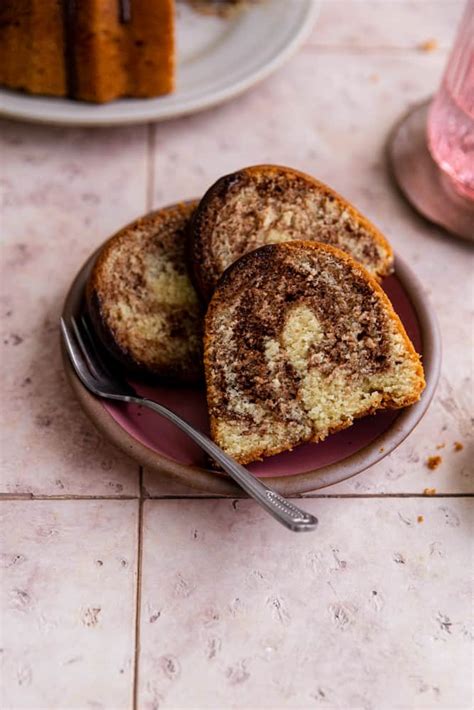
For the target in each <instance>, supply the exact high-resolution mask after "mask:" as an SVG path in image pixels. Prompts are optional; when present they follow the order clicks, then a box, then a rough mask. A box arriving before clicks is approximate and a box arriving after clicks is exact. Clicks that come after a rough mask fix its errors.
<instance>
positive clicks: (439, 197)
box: [387, 0, 474, 241]
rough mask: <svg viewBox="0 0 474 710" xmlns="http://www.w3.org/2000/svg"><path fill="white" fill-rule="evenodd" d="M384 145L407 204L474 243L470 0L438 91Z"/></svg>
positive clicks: (473, 20)
mask: <svg viewBox="0 0 474 710" xmlns="http://www.w3.org/2000/svg"><path fill="white" fill-rule="evenodd" d="M387 148H388V159H389V163H390V168H391V170H392V174H393V177H394V178H395V181H396V183H397V185H398V187H399V188H400V190H401V191H402V193H403V194H404V195H405V197H406V199H407V200H408V201H409V202H410V203H411V204H412V205H413V207H414V208H415V209H416V210H418V212H420V213H421V214H422V215H423V216H424V217H426V218H427V219H429V220H430V221H431V222H434V223H435V224H438V225H440V226H442V227H444V228H445V229H446V230H447V231H448V232H450V233H451V234H455V235H456V236H458V237H463V238H464V239H469V240H471V241H474V0H467V4H466V6H465V10H464V15H463V17H462V20H461V23H460V25H459V30H458V34H457V37H456V42H455V45H454V47H453V50H452V52H451V55H450V57H449V60H448V64H447V67H446V71H445V73H444V76H443V80H442V82H441V86H440V88H439V90H438V93H437V94H436V96H435V97H434V98H433V99H428V100H425V101H423V102H422V103H420V104H418V105H416V106H414V107H413V108H411V109H410V110H409V111H408V112H407V113H406V114H405V115H404V116H402V118H401V119H400V120H399V121H398V122H397V124H396V125H395V127H394V129H393V131H392V132H391V134H390V136H389V139H388V146H387Z"/></svg>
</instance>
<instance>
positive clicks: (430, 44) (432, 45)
mask: <svg viewBox="0 0 474 710" xmlns="http://www.w3.org/2000/svg"><path fill="white" fill-rule="evenodd" d="M438 47H439V42H438V40H437V39H435V38H434V37H431V38H430V39H425V41H424V42H420V44H419V45H418V49H421V51H422V52H434V51H436V50H437V49H438Z"/></svg>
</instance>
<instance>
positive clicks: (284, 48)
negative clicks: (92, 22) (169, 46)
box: [0, 0, 320, 126]
mask: <svg viewBox="0 0 474 710" xmlns="http://www.w3.org/2000/svg"><path fill="white" fill-rule="evenodd" d="M319 6H320V0H264V1H263V2H261V3H257V4H255V5H250V6H248V7H247V8H245V9H244V10H242V11H241V12H239V13H236V14H235V15H234V16H231V17H229V18H227V19H223V18H218V17H213V16H209V15H201V14H199V13H197V12H195V11H194V10H192V9H191V8H190V7H187V6H186V5H182V4H178V6H177V45H178V52H177V59H178V71H177V88H176V91H175V92H174V93H173V94H170V95H169V96H164V97H160V98H156V99H120V100H117V101H112V102H110V103H108V104H102V105H95V104H89V103H85V102H84V103H83V102H79V101H73V100H71V99H66V98H51V97H44V96H31V95H28V94H23V93H21V92H17V91H9V90H6V89H1V88H0V114H1V115H3V116H9V117H11V118H19V119H24V120H28V121H36V122H40V123H57V124H71V125H83V126H100V125H113V124H125V123H143V122H146V121H160V120H165V119H167V118H174V117H176V116H184V115H186V114H190V113H194V112H195V111H200V110H202V109H205V108H209V107H211V106H215V105H216V104H218V103H221V102H222V101H226V100H227V99H230V98H232V97H233V96H236V95H237V94H240V93H242V92H243V91H245V90H246V89H248V88H250V87H251V86H253V85H254V84H256V83H257V82H258V81H261V80H262V79H264V78H265V77H267V76H268V75H269V74H271V73H272V72H273V71H274V70H275V69H277V68H278V67H279V66H281V65H282V64H283V62H284V61H285V60H286V59H288V58H289V57H290V56H291V55H292V53H293V52H294V51H295V50H296V48H297V47H298V46H299V45H300V44H301V42H302V41H303V40H304V39H305V38H306V36H307V35H308V33H309V31H310V30H311V27H312V25H313V22H314V21H315V19H316V15H317V12H318V10H319Z"/></svg>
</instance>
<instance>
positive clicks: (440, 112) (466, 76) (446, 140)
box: [427, 0, 474, 200]
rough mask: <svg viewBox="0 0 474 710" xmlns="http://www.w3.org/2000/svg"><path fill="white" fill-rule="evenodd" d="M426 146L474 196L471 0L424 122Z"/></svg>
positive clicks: (460, 187)
mask: <svg viewBox="0 0 474 710" xmlns="http://www.w3.org/2000/svg"><path fill="white" fill-rule="evenodd" d="M427 135H428V148H429V151H430V153H431V155H432V156H433V159H434V160H435V161H436V163H437V164H438V165H439V167H440V168H441V169H442V170H443V171H444V172H445V173H446V174H447V175H448V176H449V178H450V179H451V180H452V181H453V187H455V189H456V190H458V191H459V192H460V193H461V194H462V195H465V196H466V197H468V198H470V199H472V200H474V0H468V2H467V6H466V9H465V12H464V15H463V18H462V20H461V24H460V26H459V30H458V35H457V37H456V42H455V45H454V48H453V50H452V52H451V56H450V58H449V61H448V65H447V67H446V71H445V74H444V77H443V81H442V83H441V87H440V89H439V91H438V93H437V94H436V96H435V98H434V99H433V103H432V104H431V107H430V110H429V113H428V122H427Z"/></svg>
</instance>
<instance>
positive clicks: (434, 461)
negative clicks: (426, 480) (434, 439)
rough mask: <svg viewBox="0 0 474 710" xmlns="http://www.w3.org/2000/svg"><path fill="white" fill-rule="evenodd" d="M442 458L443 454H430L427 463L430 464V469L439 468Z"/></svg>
mask: <svg viewBox="0 0 474 710" xmlns="http://www.w3.org/2000/svg"><path fill="white" fill-rule="evenodd" d="M442 460H443V459H442V458H441V456H430V457H429V458H428V460H427V461H426V465H427V466H428V468H429V469H430V471H434V470H435V469H437V468H438V466H439V465H440V463H441V462H442Z"/></svg>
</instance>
